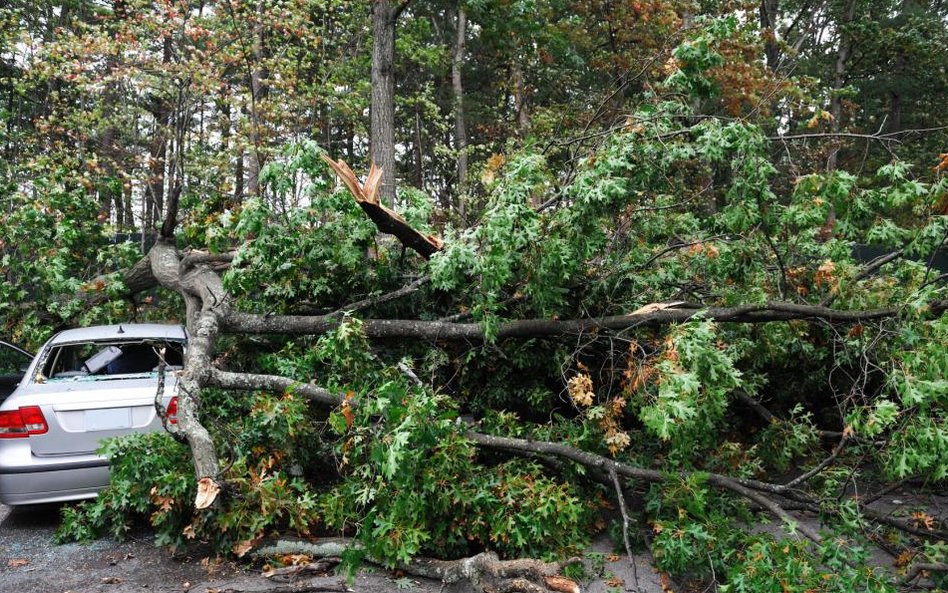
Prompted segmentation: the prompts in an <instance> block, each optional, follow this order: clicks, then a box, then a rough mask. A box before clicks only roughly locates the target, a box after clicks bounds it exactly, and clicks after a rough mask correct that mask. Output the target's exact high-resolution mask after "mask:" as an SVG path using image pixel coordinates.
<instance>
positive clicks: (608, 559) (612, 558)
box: [606, 554, 619, 562]
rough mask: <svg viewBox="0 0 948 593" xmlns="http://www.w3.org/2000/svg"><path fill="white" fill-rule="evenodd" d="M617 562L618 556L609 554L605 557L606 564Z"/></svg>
mask: <svg viewBox="0 0 948 593" xmlns="http://www.w3.org/2000/svg"><path fill="white" fill-rule="evenodd" d="M618 561H619V555H618V554H609V555H608V556H606V562H618Z"/></svg>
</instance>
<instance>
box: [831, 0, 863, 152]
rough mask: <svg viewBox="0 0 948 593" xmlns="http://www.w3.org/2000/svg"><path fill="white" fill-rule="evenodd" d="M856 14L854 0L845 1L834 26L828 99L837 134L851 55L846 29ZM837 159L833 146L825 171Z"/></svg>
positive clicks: (836, 150)
mask: <svg viewBox="0 0 948 593" xmlns="http://www.w3.org/2000/svg"><path fill="white" fill-rule="evenodd" d="M855 12H856V0H846V5H845V6H844V7H843V14H842V15H841V17H840V19H839V22H837V24H836V26H837V28H838V29H839V45H838V47H837V50H836V62H835V64H834V65H833V88H832V93H833V95H832V97H831V99H830V115H832V116H833V123H832V126H833V131H834V132H838V131H839V130H840V128H841V120H842V117H843V97H842V95H841V91H842V89H843V87H844V86H845V85H846V70H847V66H848V64H849V55H850V53H852V39H851V37H850V35H849V33H848V32H847V31H846V28H847V27H848V26H849V25H850V23H852V22H853V18H854V17H855ZM838 158H839V146H838V145H834V146H833V147H832V149H831V150H830V154H829V157H828V158H827V159H826V170H827V171H835V170H836V166H837V161H838Z"/></svg>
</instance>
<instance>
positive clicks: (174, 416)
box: [166, 395, 178, 424]
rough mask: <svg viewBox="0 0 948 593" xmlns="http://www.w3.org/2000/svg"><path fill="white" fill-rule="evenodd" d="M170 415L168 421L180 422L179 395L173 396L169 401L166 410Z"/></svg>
mask: <svg viewBox="0 0 948 593" xmlns="http://www.w3.org/2000/svg"><path fill="white" fill-rule="evenodd" d="M166 414H167V416H168V422H169V423H171V424H177V423H178V396H177V395H176V396H174V397H172V398H171V401H170V402H168V409H167V410H166Z"/></svg>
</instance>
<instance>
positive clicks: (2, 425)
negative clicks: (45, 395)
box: [0, 406, 49, 439]
mask: <svg viewBox="0 0 948 593" xmlns="http://www.w3.org/2000/svg"><path fill="white" fill-rule="evenodd" d="M48 430H49V425H47V424H46V418H45V417H44V416H43V411H42V410H41V409H39V407H37V406H25V407H22V408H20V409H19V410H10V411H7V412H0V439H21V438H26V437H28V436H30V435H34V434H44V433H45V432H46V431H48Z"/></svg>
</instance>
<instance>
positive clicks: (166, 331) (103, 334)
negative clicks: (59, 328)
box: [51, 323, 186, 344]
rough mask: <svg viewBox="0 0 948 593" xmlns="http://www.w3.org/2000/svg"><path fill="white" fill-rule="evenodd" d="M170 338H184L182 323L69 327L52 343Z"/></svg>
mask: <svg viewBox="0 0 948 593" xmlns="http://www.w3.org/2000/svg"><path fill="white" fill-rule="evenodd" d="M150 338H159V339H168V340H184V339H185V338H186V335H185V333H184V328H183V327H181V326H180V325H171V324H162V323H122V324H117V325H97V326H93V327H80V328H77V329H67V330H65V331H63V332H60V333H58V334H56V336H55V337H53V340H52V342H51V344H67V343H70V342H98V341H103V340H106V341H107V340H137V339H150Z"/></svg>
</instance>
